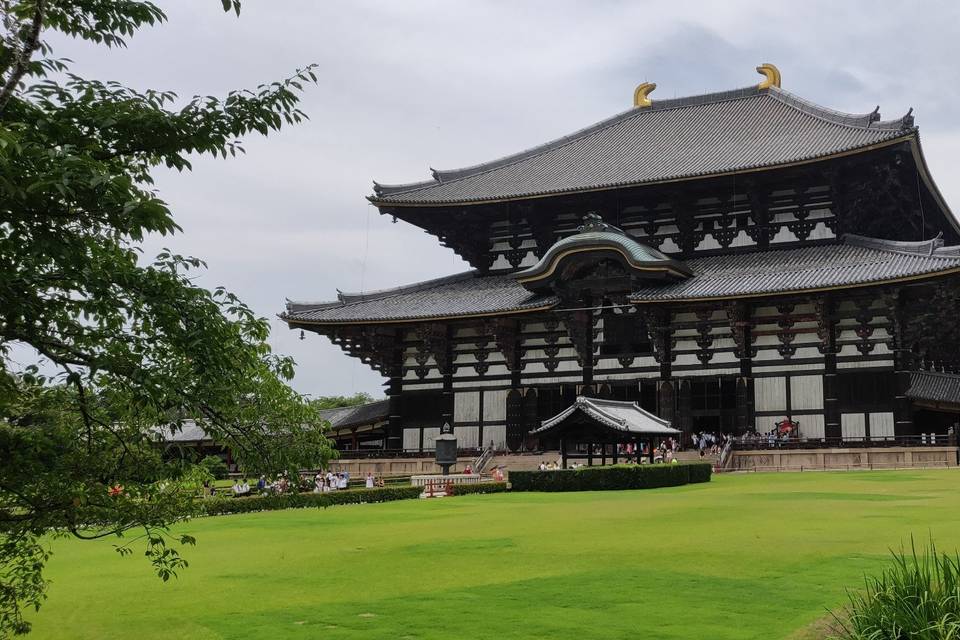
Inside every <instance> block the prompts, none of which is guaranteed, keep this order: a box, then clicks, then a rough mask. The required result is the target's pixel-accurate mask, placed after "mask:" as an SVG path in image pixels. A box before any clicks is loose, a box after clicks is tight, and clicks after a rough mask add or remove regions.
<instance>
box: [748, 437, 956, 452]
mask: <svg viewBox="0 0 960 640" xmlns="http://www.w3.org/2000/svg"><path fill="white" fill-rule="evenodd" d="M732 445H733V450H734V451H774V450H790V449H866V448H883V447H955V446H956V445H957V440H956V436H953V435H935V434H932V433H931V434H926V435H919V436H885V437H876V438H859V437H858V438H852V437H847V438H843V437H841V438H785V439H780V440H769V439H767V438H763V437H760V438H758V439H755V440H753V439H747V440H740V439H735V440H734V441H733V442H732Z"/></svg>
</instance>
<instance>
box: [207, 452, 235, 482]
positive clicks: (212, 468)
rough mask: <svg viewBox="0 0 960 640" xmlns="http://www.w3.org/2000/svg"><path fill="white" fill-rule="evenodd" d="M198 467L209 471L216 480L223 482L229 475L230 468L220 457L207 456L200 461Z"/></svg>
mask: <svg viewBox="0 0 960 640" xmlns="http://www.w3.org/2000/svg"><path fill="white" fill-rule="evenodd" d="M200 466H201V467H203V468H204V469H206V470H207V471H209V472H210V475H212V476H213V477H214V478H215V479H216V480H223V479H224V478H226V477H227V476H228V475H230V468H229V467H228V466H227V463H226V462H224V461H223V458H221V457H220V456H207V457H205V458H204V459H203V460H201V461H200Z"/></svg>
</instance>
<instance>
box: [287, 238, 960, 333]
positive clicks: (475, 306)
mask: <svg viewBox="0 0 960 640" xmlns="http://www.w3.org/2000/svg"><path fill="white" fill-rule="evenodd" d="M941 244H942V243H940V242H939V241H934V240H930V241H924V242H892V241H886V240H878V239H874V238H862V237H859V236H845V237H844V238H843V240H842V241H840V242H838V243H835V244H829V245H817V246H810V247H802V248H796V249H777V250H768V251H754V252H746V253H729V254H726V255H717V256H710V257H704V258H694V259H691V260H687V261H686V262H685V264H686V265H687V267H689V269H690V270H691V271H692V272H693V276H692V277H690V278H689V279H686V280H682V281H679V282H671V283H657V284H651V285H650V286H647V287H644V288H642V289H639V290H637V291H635V292H634V293H633V294H632V295H631V300H632V301H633V302H636V303H645V302H669V301H680V300H691V301H695V300H704V299H714V298H742V297H755V296H772V295H778V294H786V293H800V292H805V291H819V290H825V289H833V288H841V287H853V286H865V285H870V284H877V283H883V282H895V281H900V280H909V279H913V278H920V277H929V276H935V275H938V274H945V273H951V272H960V253H958V252H957V251H956V250H955V248H953V247H942V246H941ZM558 302H559V300H558V299H557V298H556V297H555V296H551V295H537V294H534V293H531V292H530V291H528V290H526V289H525V288H524V287H523V286H522V285H521V284H519V283H518V282H517V281H516V279H515V276H514V274H503V275H487V276H484V275H481V274H479V273H478V272H475V271H470V272H467V273H462V274H458V275H456V276H449V277H447V278H441V279H438V280H431V281H428V282H422V283H417V284H414V285H410V286H407V287H399V288H397V289H390V290H387V291H380V292H376V293H373V294H367V295H346V294H343V295H341V296H340V300H338V301H335V302H318V303H295V302H291V303H289V304H288V305H287V311H286V312H285V313H284V314H282V315H281V318H282V319H283V320H285V321H286V322H288V323H289V324H291V325H293V326H296V325H298V324H303V325H310V324H320V325H322V324H327V325H338V324H350V323H357V324H363V323H380V322H405V321H411V322H413V321H418V320H430V319H442V318H457V317H474V316H486V315H501V314H510V313H520V312H524V311H532V310H537V309H545V308H550V307H552V306H554V305H556V304H557V303H558Z"/></svg>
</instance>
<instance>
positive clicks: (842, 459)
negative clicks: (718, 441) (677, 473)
mask: <svg viewBox="0 0 960 640" xmlns="http://www.w3.org/2000/svg"><path fill="white" fill-rule="evenodd" d="M955 466H957V448H956V447H876V448H856V449H791V450H783V451H777V450H772V451H734V452H733V459H732V460H731V463H730V466H729V467H728V470H730V471H768V470H784V471H802V470H811V471H813V470H817V469H899V468H925V467H955Z"/></svg>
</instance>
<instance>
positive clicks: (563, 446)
mask: <svg viewBox="0 0 960 640" xmlns="http://www.w3.org/2000/svg"><path fill="white" fill-rule="evenodd" d="M560 466H561V467H563V468H564V469H566V468H567V440H566V438H560Z"/></svg>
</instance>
